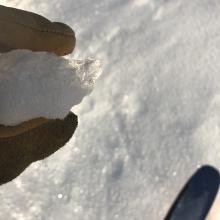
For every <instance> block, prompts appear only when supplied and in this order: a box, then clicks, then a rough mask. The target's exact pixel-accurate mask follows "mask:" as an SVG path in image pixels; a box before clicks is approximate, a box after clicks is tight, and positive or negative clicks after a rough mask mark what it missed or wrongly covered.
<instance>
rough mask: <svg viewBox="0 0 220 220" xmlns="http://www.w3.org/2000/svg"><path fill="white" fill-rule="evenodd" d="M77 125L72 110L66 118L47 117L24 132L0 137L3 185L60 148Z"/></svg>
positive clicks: (0, 174) (0, 167)
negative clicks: (54, 118) (38, 124)
mask: <svg viewBox="0 0 220 220" xmlns="http://www.w3.org/2000/svg"><path fill="white" fill-rule="evenodd" d="M77 124H78V122H77V116H76V115H74V114H73V113H72V112H71V113H69V114H68V115H67V116H66V118H64V119H63V120H58V119H56V120H48V121H47V122H46V123H44V124H42V125H40V126H38V127H36V128H34V129H31V130H28V131H26V132H24V133H22V134H19V135H16V136H13V137H8V138H0V185H1V184H3V183H7V182H9V181H11V180H13V179H14V178H16V177H17V176H18V175H19V174H21V173H22V172H23V171H24V170H25V168H27V167H28V166H29V165H30V164H31V163H32V162H35V161H37V160H42V159H44V158H46V157H48V156H50V155H51V154H53V153H54V152H55V151H57V150H59V149H60V148H61V147H62V146H64V145H65V143H66V142H68V141H69V139H70V138H71V137H72V135H73V133H74V131H75V129H76V127H77Z"/></svg>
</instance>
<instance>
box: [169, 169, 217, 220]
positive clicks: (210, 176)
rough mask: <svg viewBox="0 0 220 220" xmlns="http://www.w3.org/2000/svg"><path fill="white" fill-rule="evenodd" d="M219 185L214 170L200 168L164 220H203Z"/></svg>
mask: <svg viewBox="0 0 220 220" xmlns="http://www.w3.org/2000/svg"><path fill="white" fill-rule="evenodd" d="M219 183H220V176H219V172H218V171H217V170H216V169H215V168H213V167H211V166H203V167H202V168H200V169H199V170H198V171H197V172H196V173H195V174H194V175H193V176H192V177H191V178H190V179H189V181H188V182H187V183H186V185H185V187H184V188H183V189H182V191H181V192H180V194H179V195H178V197H177V199H176V201H175V202H174V204H173V205H172V207H171V209H170V210H169V212H168V214H167V216H166V218H165V220H204V219H205V218H206V216H207V214H208V212H209V210H210V208H211V206H212V204H213V202H214V199H215V197H216V195H217V192H218V189H219Z"/></svg>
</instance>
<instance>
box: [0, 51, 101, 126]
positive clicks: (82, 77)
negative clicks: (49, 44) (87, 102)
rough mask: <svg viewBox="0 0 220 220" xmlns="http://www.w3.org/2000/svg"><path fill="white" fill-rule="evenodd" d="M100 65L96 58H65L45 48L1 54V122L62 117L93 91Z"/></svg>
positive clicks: (14, 122) (8, 122)
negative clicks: (40, 50) (37, 50)
mask: <svg viewBox="0 0 220 220" xmlns="http://www.w3.org/2000/svg"><path fill="white" fill-rule="evenodd" d="M100 69H101V68H100V62H99V61H97V60H92V59H87V60H67V59H64V58H61V57H57V56H56V55H54V54H49V53H46V52H31V51H29V50H14V51H11V52H9V53H5V54H2V55H0V102H1V105H0V124H4V125H16V124H19V123H21V122H23V121H27V120H30V119H33V118H38V117H45V118H50V119H52V118H64V117H65V116H66V115H67V114H68V112H69V111H70V109H71V107H72V106H74V105H77V104H79V103H80V102H81V101H82V99H83V97H85V96H86V95H88V94H89V93H90V92H91V91H92V89H93V86H94V82H95V79H96V78H97V77H98V75H99V74H100Z"/></svg>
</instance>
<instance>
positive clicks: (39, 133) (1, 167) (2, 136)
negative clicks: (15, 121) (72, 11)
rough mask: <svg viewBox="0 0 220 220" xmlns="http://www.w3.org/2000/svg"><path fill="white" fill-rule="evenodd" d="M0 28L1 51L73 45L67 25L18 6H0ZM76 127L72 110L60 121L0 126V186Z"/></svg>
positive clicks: (64, 49) (61, 49)
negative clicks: (14, 7)
mask: <svg viewBox="0 0 220 220" xmlns="http://www.w3.org/2000/svg"><path fill="white" fill-rule="evenodd" d="M0 30H1V31H0V53H3V52H7V51H10V50H13V49H29V50H32V51H48V52H54V53H56V54H57V55H66V54H68V53H71V52H72V51H73V49H74V47H75V35H74V32H73V31H72V29H71V28H70V27H68V26H67V25H65V24H62V23H56V22H55V23H52V22H50V21H49V20H47V19H46V18H43V17H42V16H39V15H36V14H33V13H30V12H26V11H22V10H18V9H13V8H8V7H4V6H0ZM0 71H1V70H0ZM76 127H77V116H76V115H74V114H73V113H71V112H70V113H69V114H68V116H66V118H65V119H63V120H49V119H42V118H38V119H33V120H30V121H28V122H24V123H22V124H20V125H17V126H4V125H0V185H1V184H3V183H6V182H8V181H10V180H13V179H14V178H15V177H17V176H18V175H19V174H20V173H22V172H23V171H24V170H25V168H26V167H28V166H29V165H30V164H31V163H32V162H34V161H37V160H41V159H44V158H45V157H48V156H49V155H51V154H53V153H54V152H55V151H57V150H58V149H59V148H61V147H62V146H64V145H65V143H66V142H67V141H68V140H69V139H70V138H71V136H72V135H73V133H74V131H75V129H76Z"/></svg>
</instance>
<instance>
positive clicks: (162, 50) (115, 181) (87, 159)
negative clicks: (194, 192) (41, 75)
mask: <svg viewBox="0 0 220 220" xmlns="http://www.w3.org/2000/svg"><path fill="white" fill-rule="evenodd" d="M3 2H4V3H6V4H7V5H9V6H16V7H19V8H22V9H27V10H31V11H33V12H36V13H40V14H42V15H44V16H47V17H48V18H50V19H52V20H56V21H62V22H66V23H68V24H69V25H70V26H72V27H73V29H74V30H75V32H76V38H77V47H76V50H75V52H74V54H73V55H72V57H74V58H79V57H87V56H93V57H96V58H98V59H100V60H103V61H104V63H103V68H104V71H103V74H102V75H101V77H100V78H99V79H98V80H97V84H96V87H95V89H94V91H93V93H92V94H91V95H90V96H89V97H86V98H85V99H84V100H83V102H82V103H81V105H79V106H78V107H77V108H74V109H73V111H74V112H75V113H77V114H78V116H79V127H78V128H77V130H76V133H75V134H74V136H73V138H72V139H71V140H70V142H69V143H68V144H67V145H66V146H65V147H64V148H63V149H61V150H60V151H58V152H57V153H55V154H54V155H53V156H51V157H50V158H48V159H46V160H44V161H40V162H37V163H34V164H33V165H32V166H30V167H29V168H28V169H27V170H26V171H25V172H24V173H23V174H22V175H21V176H20V177H19V178H17V179H16V180H15V181H13V182H11V183H8V184H6V185H3V186H1V188H0V190H1V193H0V199H1V204H2V205H1V207H0V219H8V220H14V219H16V220H17V219H18V220H22V219H25V220H33V219H34V220H35V219H36V220H60V219H63V220H72V219H74V220H143V219H147V220H160V219H163V217H164V216H165V214H166V212H167V211H168V208H169V207H170V205H171V203H172V202H173V200H174V198H175V196H176V195H177V193H178V192H179V190H180V189H181V187H182V186H183V184H184V183H185V182H186V180H187V179H188V178H189V176H191V174H192V173H193V172H194V171H195V170H196V169H197V167H199V166H200V165H202V164H207V163H209V164H211V165H214V166H216V167H217V168H220V83H219V82H220V62H219V59H220V26H219V25H220V13H219V10H220V1H218V0H212V1H210V0H191V1H183V0H117V1H115V0H103V1H100V0H81V1H76V0H69V1H66V0H38V1H34V0H13V1H12V0H3ZM216 207H218V209H217V212H213V213H212V215H211V216H210V217H209V220H210V219H212V220H214V219H220V216H219V214H220V212H219V207H220V203H219V200H218V204H217V206H216Z"/></svg>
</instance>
